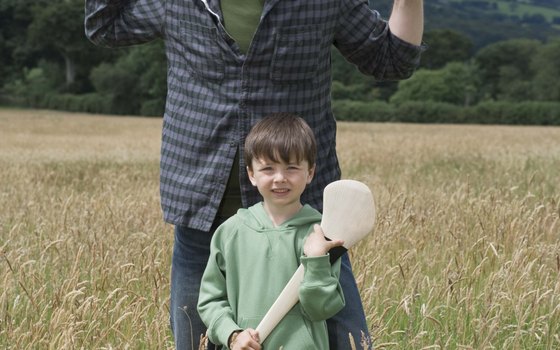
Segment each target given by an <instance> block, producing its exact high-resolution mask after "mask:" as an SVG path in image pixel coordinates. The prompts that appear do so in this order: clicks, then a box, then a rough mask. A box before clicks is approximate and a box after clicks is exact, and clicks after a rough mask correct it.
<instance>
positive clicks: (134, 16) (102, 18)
mask: <svg viewBox="0 0 560 350" xmlns="http://www.w3.org/2000/svg"><path fill="white" fill-rule="evenodd" d="M164 15H165V1H164V0H138V1H129V0H118V1H115V0H86V2H85V32H86V36H87V37H88V38H89V39H90V40H91V41H92V42H93V43H95V44H97V45H101V46H108V47H116V46H128V45H134V44H141V43H145V42H148V41H151V40H153V39H155V38H158V37H161V36H162V35H163V20H164Z"/></svg>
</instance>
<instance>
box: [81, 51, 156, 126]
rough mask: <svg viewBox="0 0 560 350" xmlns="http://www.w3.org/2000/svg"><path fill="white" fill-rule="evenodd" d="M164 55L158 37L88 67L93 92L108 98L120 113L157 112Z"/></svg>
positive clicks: (152, 113) (145, 113) (149, 113)
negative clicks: (113, 57) (90, 69)
mask: <svg viewBox="0 0 560 350" xmlns="http://www.w3.org/2000/svg"><path fill="white" fill-rule="evenodd" d="M166 69H167V64H166V59H165V51H164V48H163V42H162V41H155V42H152V43H150V44H144V45H140V46H135V47H132V48H131V49H130V51H129V52H128V54H126V55H124V56H122V57H120V58H119V59H118V60H117V61H116V62H115V63H114V64H112V63H106V62H104V63H102V64H100V65H99V66H97V67H95V68H94V69H93V70H92V71H91V75H90V79H91V81H92V83H93V85H94V87H95V90H96V92H98V93H99V94H102V95H104V96H106V97H107V98H108V99H110V100H111V104H112V110H113V111H114V113H120V114H144V115H161V114H162V112H163V108H164V104H165V96H166V91H167V86H166V74H167V72H166Z"/></svg>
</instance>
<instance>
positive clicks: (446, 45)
mask: <svg viewBox="0 0 560 350" xmlns="http://www.w3.org/2000/svg"><path fill="white" fill-rule="evenodd" d="M423 40H424V42H425V43H426V45H427V46H428V50H426V51H425V52H424V53H423V54H422V58H421V62H420V66H421V67H423V68H428V69H437V68H442V67H443V66H445V65H446V64H447V63H449V62H454V61H456V62H466V61H467V60H468V59H469V58H470V57H471V55H472V50H473V47H474V44H473V42H472V41H471V39H469V38H468V37H467V36H465V35H463V34H461V33H459V32H457V31H454V30H451V29H434V30H431V31H428V32H426V33H425V34H424V39H423Z"/></svg>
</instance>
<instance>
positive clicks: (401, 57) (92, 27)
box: [85, 0, 422, 231]
mask: <svg viewBox="0 0 560 350" xmlns="http://www.w3.org/2000/svg"><path fill="white" fill-rule="evenodd" d="M222 23H223V17H222V13H221V10H220V4H219V0H136V1H126V0H86V19H85V28H86V35H87V36H88V38H90V40H92V41H93V42H94V43H96V44H98V45H103V46H109V47H115V46H124V45H133V44H140V43H143V42H147V41H150V40H153V39H155V38H163V40H164V41H165V43H166V54H167V59H168V76H167V85H168V92H167V103H166V107H165V114H164V121H163V134H162V148H161V172H160V194H161V204H162V208H163V212H164V219H165V220H166V221H167V222H169V223H172V224H176V225H185V226H188V227H191V228H195V229H199V230H205V231H208V230H209V229H210V227H211V225H212V223H213V221H214V219H215V216H216V213H217V210H218V207H219V204H220V201H221V199H222V197H223V195H224V192H225V189H226V183H227V179H228V176H229V174H230V171H231V169H232V166H233V160H234V156H235V154H236V152H240V153H239V154H243V143H244V139H245V135H247V133H248V132H249V129H250V128H251V126H252V125H253V124H254V123H255V122H256V121H257V120H258V119H259V118H261V117H263V116H264V115H266V114H269V113H272V112H293V113H297V114H298V115H300V116H302V117H303V118H304V119H305V120H306V121H307V123H308V124H309V125H310V127H311V128H312V130H313V131H314V133H315V136H316V138H317V146H318V150H319V152H318V156H317V164H316V165H317V168H316V172H315V178H314V179H313V181H312V183H311V184H310V185H309V186H308V188H307V189H306V191H305V192H304V194H303V196H302V202H304V203H309V204H310V205H312V206H313V207H315V208H317V209H319V210H321V208H322V195H323V189H324V187H325V186H326V185H327V184H329V183H330V182H332V181H335V180H338V179H339V178H340V168H339V165H338V160H337V156H336V149H335V147H336V122H335V118H334V116H333V113H332V111H331V99H330V92H331V56H330V55H331V51H330V50H331V46H332V45H335V47H337V49H338V50H339V51H340V52H341V53H342V55H343V56H344V57H345V58H346V59H347V60H348V61H350V62H351V63H353V64H355V65H356V66H357V67H358V69H360V71H361V72H363V73H364V74H368V75H372V76H374V77H375V78H377V79H380V80H381V79H402V78H406V77H408V76H410V75H411V74H412V72H413V71H414V69H415V68H416V66H417V64H418V62H419V57H420V52H421V51H422V49H421V47H419V46H415V45H411V44H409V43H406V42H404V41H402V40H400V39H399V38H397V37H396V36H394V35H392V34H391V32H390V31H389V28H388V25H387V22H386V21H384V20H382V19H381V18H380V16H379V14H378V13H377V12H376V11H372V10H371V9H370V8H369V6H368V3H367V1H366V0H266V2H265V4H264V9H263V13H262V16H261V22H260V24H259V26H258V28H257V31H256V33H255V35H254V37H253V40H252V42H251V46H250V48H249V50H248V52H247V54H246V55H244V54H243V53H241V51H240V50H239V47H238V46H237V44H236V43H235V42H234V41H233V39H231V37H230V36H229V35H228V34H227V32H226V30H225V28H224V26H223V24H222ZM242 158H243V157H241V161H240V163H239V164H236V165H235V166H239V170H240V182H241V192H242V202H243V205H244V206H245V207H247V206H250V205H252V204H254V203H256V202H257V201H259V200H261V198H260V196H259V194H258V192H257V191H256V189H255V188H253V186H251V184H250V183H249V181H248V179H247V175H246V170H245V164H244V161H243V159H242Z"/></svg>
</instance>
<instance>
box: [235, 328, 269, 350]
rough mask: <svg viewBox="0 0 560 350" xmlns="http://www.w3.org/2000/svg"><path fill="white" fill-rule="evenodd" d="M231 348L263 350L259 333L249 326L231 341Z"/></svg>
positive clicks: (237, 349) (236, 349)
mask: <svg viewBox="0 0 560 350" xmlns="http://www.w3.org/2000/svg"><path fill="white" fill-rule="evenodd" d="M230 349H231V350H261V344H259V333H258V332H257V331H256V330H254V329H252V328H247V329H246V330H244V331H243V332H241V333H239V334H238V335H237V337H236V338H235V339H234V340H233V341H232V342H231V344H230Z"/></svg>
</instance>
